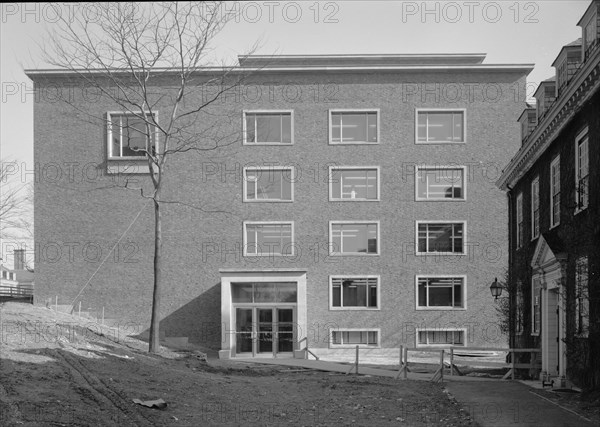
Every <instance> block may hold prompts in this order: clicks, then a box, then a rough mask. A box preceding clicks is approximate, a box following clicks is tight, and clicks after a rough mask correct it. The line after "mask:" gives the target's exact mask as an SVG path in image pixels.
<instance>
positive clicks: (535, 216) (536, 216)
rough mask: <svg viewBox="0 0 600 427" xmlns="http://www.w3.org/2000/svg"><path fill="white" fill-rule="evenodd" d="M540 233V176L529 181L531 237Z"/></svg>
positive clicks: (535, 236)
mask: <svg viewBox="0 0 600 427" xmlns="http://www.w3.org/2000/svg"><path fill="white" fill-rule="evenodd" d="M539 235H540V178H539V177H537V176H536V177H535V179H534V180H533V181H532V182H531V239H532V240H533V239H536V238H538V237H539Z"/></svg>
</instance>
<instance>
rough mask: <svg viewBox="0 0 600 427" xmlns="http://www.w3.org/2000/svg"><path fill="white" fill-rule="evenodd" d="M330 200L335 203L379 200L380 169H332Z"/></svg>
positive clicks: (330, 170)
mask: <svg viewBox="0 0 600 427" xmlns="http://www.w3.org/2000/svg"><path fill="white" fill-rule="evenodd" d="M329 177H330V180H329V199H330V200H333V201H376V200H379V168H377V167H361V166H356V167H355V166H353V167H349V166H348V167H333V166H332V167H330V168H329Z"/></svg>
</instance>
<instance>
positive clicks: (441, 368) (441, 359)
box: [440, 349, 444, 382]
mask: <svg viewBox="0 0 600 427" xmlns="http://www.w3.org/2000/svg"><path fill="white" fill-rule="evenodd" d="M440 382H444V349H441V350H440Z"/></svg>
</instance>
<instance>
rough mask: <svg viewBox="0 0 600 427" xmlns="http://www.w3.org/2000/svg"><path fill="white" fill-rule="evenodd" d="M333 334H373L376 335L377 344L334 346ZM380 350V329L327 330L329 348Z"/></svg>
mask: <svg viewBox="0 0 600 427" xmlns="http://www.w3.org/2000/svg"><path fill="white" fill-rule="evenodd" d="M334 332H340V333H342V332H375V333H376V334H377V344H344V343H342V344H334V343H333V333H334ZM356 346H359V348H381V329H380V328H329V348H356Z"/></svg>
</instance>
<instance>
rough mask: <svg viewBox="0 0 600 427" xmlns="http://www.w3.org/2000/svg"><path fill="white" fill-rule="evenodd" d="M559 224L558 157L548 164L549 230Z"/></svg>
mask: <svg viewBox="0 0 600 427" xmlns="http://www.w3.org/2000/svg"><path fill="white" fill-rule="evenodd" d="M558 224H560V156H556V157H555V158H554V160H552V163H551V164H550V228H552V227H556V226H557V225H558Z"/></svg>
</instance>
